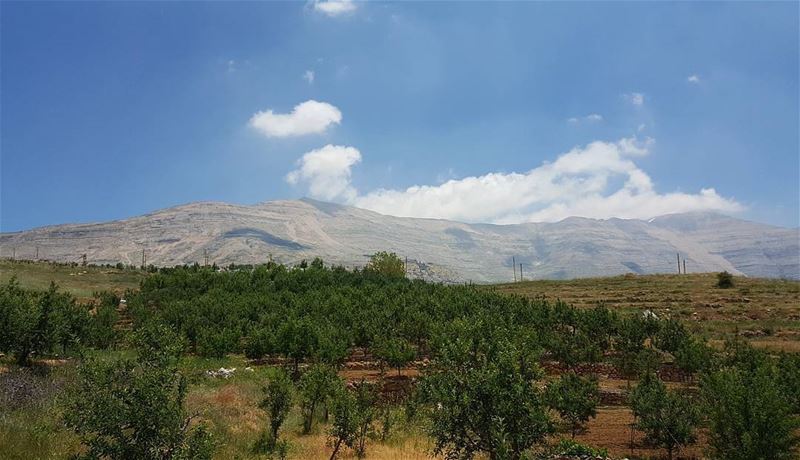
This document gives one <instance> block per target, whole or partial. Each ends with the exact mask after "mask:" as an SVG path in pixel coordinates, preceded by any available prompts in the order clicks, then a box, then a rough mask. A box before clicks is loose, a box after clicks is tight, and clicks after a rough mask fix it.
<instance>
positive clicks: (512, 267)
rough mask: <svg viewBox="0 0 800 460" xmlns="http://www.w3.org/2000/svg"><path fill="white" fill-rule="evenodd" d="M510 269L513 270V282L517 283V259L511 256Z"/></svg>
mask: <svg viewBox="0 0 800 460" xmlns="http://www.w3.org/2000/svg"><path fill="white" fill-rule="evenodd" d="M511 269H512V270H514V282H515V283H516V282H517V259H516V258H515V257H514V256H511Z"/></svg>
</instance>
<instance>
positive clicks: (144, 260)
mask: <svg viewBox="0 0 800 460" xmlns="http://www.w3.org/2000/svg"><path fill="white" fill-rule="evenodd" d="M146 262H147V258H146V257H145V255H144V248H142V270H144V268H145V267H146V266H147V265H146Z"/></svg>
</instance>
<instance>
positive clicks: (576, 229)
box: [0, 199, 800, 283]
mask: <svg viewBox="0 0 800 460" xmlns="http://www.w3.org/2000/svg"><path fill="white" fill-rule="evenodd" d="M380 250H390V251H394V252H397V253H398V254H399V255H401V256H402V257H408V260H409V268H408V270H409V274H410V275H411V276H414V277H420V278H424V279H428V280H433V281H445V282H462V281H473V282H479V283H490V282H502V281H511V280H513V279H514V276H515V275H514V273H512V267H513V270H514V271H518V270H519V264H520V263H521V264H522V271H523V276H524V277H525V278H527V279H531V278H535V279H569V278H580V277H595V276H607V275H618V274H625V273H637V274H652V273H674V272H675V271H676V263H677V262H676V253H680V254H681V257H683V258H685V259H686V265H687V270H688V271H689V272H694V273H697V272H711V271H722V270H727V271H729V272H731V273H734V274H743V275H747V276H757V277H773V278H794V279H800V230H798V229H786V228H780V227H773V226H769V225H763V224H758V223H753V222H748V221H744V220H740V219H734V218H731V217H727V216H722V215H718V214H710V213H689V214H677V215H669V216H662V217H657V218H655V219H651V220H649V221H642V220H624V219H607V220H597V219H586V218H578V217H571V218H568V219H565V220H562V221H560V222H555V223H526V224H515V225H490V224H465V223H460V222H452V221H447V220H436V219H414V218H403V217H393V216H387V215H382V214H378V213H375V212H371V211H367V210H363V209H358V208H354V207H349V206H342V205H337V204H331V203H323V202H319V201H314V200H309V199H303V200H297V201H273V202H266V203H261V204H257V205H253V206H240V205H231V204H225V203H208V202H204V203H192V204H187V205H183V206H177V207H173V208H169V209H164V210H161V211H157V212H154V213H151V214H147V215H143V216H139V217H133V218H130V219H124V220H118V221H112V222H105V223H95V224H67V225H56V226H50V227H42V228H37V229H32V230H27V231H22V232H14V233H3V234H0V253H2V255H3V256H5V257H10V256H12V255H14V256H16V258H23V259H24V258H27V259H32V258H34V256H35V254H37V252H38V254H39V256H40V257H41V258H45V259H49V260H55V261H76V260H78V259H79V258H80V257H81V255H82V254H86V256H87V260H88V261H89V262H90V263H96V264H105V263H111V264H116V263H117V262H122V263H125V264H135V265H139V264H140V263H141V261H142V255H143V253H144V257H145V258H146V262H147V263H148V264H150V263H152V264H155V265H161V266H171V265H176V264H184V263H195V262H197V263H201V264H202V263H204V262H205V260H206V258H208V261H209V263H217V264H218V265H227V264H230V263H232V262H235V263H263V262H265V261H267V260H268V259H269V258H270V257H272V258H273V259H274V260H277V261H279V262H282V263H286V264H290V265H291V264H295V263H298V262H300V261H301V260H302V259H312V258H314V257H322V258H323V259H324V260H325V261H326V262H328V263H332V264H338V265H344V266H347V267H354V266H363V265H364V264H365V263H366V261H367V259H368V257H369V255H370V254H373V253H375V252H376V251H380Z"/></svg>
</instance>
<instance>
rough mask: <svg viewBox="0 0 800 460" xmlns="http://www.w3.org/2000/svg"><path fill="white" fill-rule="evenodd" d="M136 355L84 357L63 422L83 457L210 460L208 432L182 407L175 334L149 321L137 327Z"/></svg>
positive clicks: (183, 389)
mask: <svg viewBox="0 0 800 460" xmlns="http://www.w3.org/2000/svg"><path fill="white" fill-rule="evenodd" d="M134 343H135V345H136V348H137V357H136V358H135V359H121V360H101V359H89V360H87V361H85V362H84V363H83V364H82V365H81V366H80V369H79V382H78V385H77V387H76V388H74V389H73V390H72V391H71V392H70V394H69V395H68V397H67V399H66V404H65V413H64V422H65V424H66V425H67V426H68V427H69V428H71V429H73V430H74V431H75V432H76V433H77V434H78V436H79V437H80V440H81V442H82V443H83V444H84V445H85V446H86V452H85V453H84V454H83V457H84V458H87V459H88V458H117V459H131V460H133V459H144V460H146V459H153V460H156V459H178V458H180V459H190V458H191V459H209V458H211V453H212V450H213V445H212V444H211V439H210V436H209V434H208V432H207V431H206V430H205V429H204V428H202V427H192V426H191V424H190V421H191V417H188V416H187V414H186V413H185V410H184V408H183V401H184V399H185V396H186V382H185V379H184V378H183V376H182V375H181V374H180V372H178V369H177V363H178V353H179V352H180V351H181V348H180V347H177V346H175V345H174V344H176V343H180V340H179V339H178V337H177V336H176V335H175V334H174V333H173V332H172V331H171V330H169V329H168V328H166V327H164V326H160V325H153V326H150V327H148V328H147V329H143V330H140V331H137V333H136V335H135V337H134Z"/></svg>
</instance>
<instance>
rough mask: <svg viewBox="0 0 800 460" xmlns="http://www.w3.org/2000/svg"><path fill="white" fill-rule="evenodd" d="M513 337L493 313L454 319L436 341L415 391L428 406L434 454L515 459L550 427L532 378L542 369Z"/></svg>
mask: <svg viewBox="0 0 800 460" xmlns="http://www.w3.org/2000/svg"><path fill="white" fill-rule="evenodd" d="M510 336H513V332H511V331H509V330H507V329H505V328H504V327H496V326H494V325H492V324H491V320H490V319H486V320H481V319H475V320H472V321H464V322H458V323H457V324H456V327H455V328H453V329H452V330H451V331H449V333H448V335H447V336H446V337H447V338H442V340H437V341H436V342H437V349H436V350H435V351H436V355H435V358H434V360H433V361H432V362H431V364H430V365H429V366H427V368H426V370H425V375H424V377H423V379H422V381H421V387H420V389H419V391H420V392H421V397H422V399H423V401H425V402H427V403H428V404H429V406H430V407H431V409H430V414H429V415H430V419H431V421H430V424H429V427H428V431H429V434H430V435H431V437H432V438H433V440H434V452H435V453H436V454H437V455H440V454H444V455H445V457H447V458H471V457H473V456H474V455H476V454H478V453H481V452H483V453H486V454H487V455H488V456H489V458H491V459H500V458H506V459H511V460H516V459H519V458H521V456H522V455H523V453H524V452H525V451H526V450H528V449H530V448H531V447H533V446H534V445H536V444H537V443H541V442H543V441H544V440H545V438H546V436H547V435H548V434H550V433H551V432H552V431H553V424H552V421H551V420H550V418H549V417H548V414H547V412H546V410H545V406H544V404H543V401H542V399H543V398H542V394H541V391H540V390H539V389H538V388H537V385H536V384H535V383H536V380H537V379H539V378H540V377H541V371H540V370H539V369H538V367H536V365H535V362H529V361H528V359H527V355H526V351H521V350H520V349H519V348H517V347H516V346H514V344H513V342H511V341H509V340H508V337H510Z"/></svg>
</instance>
